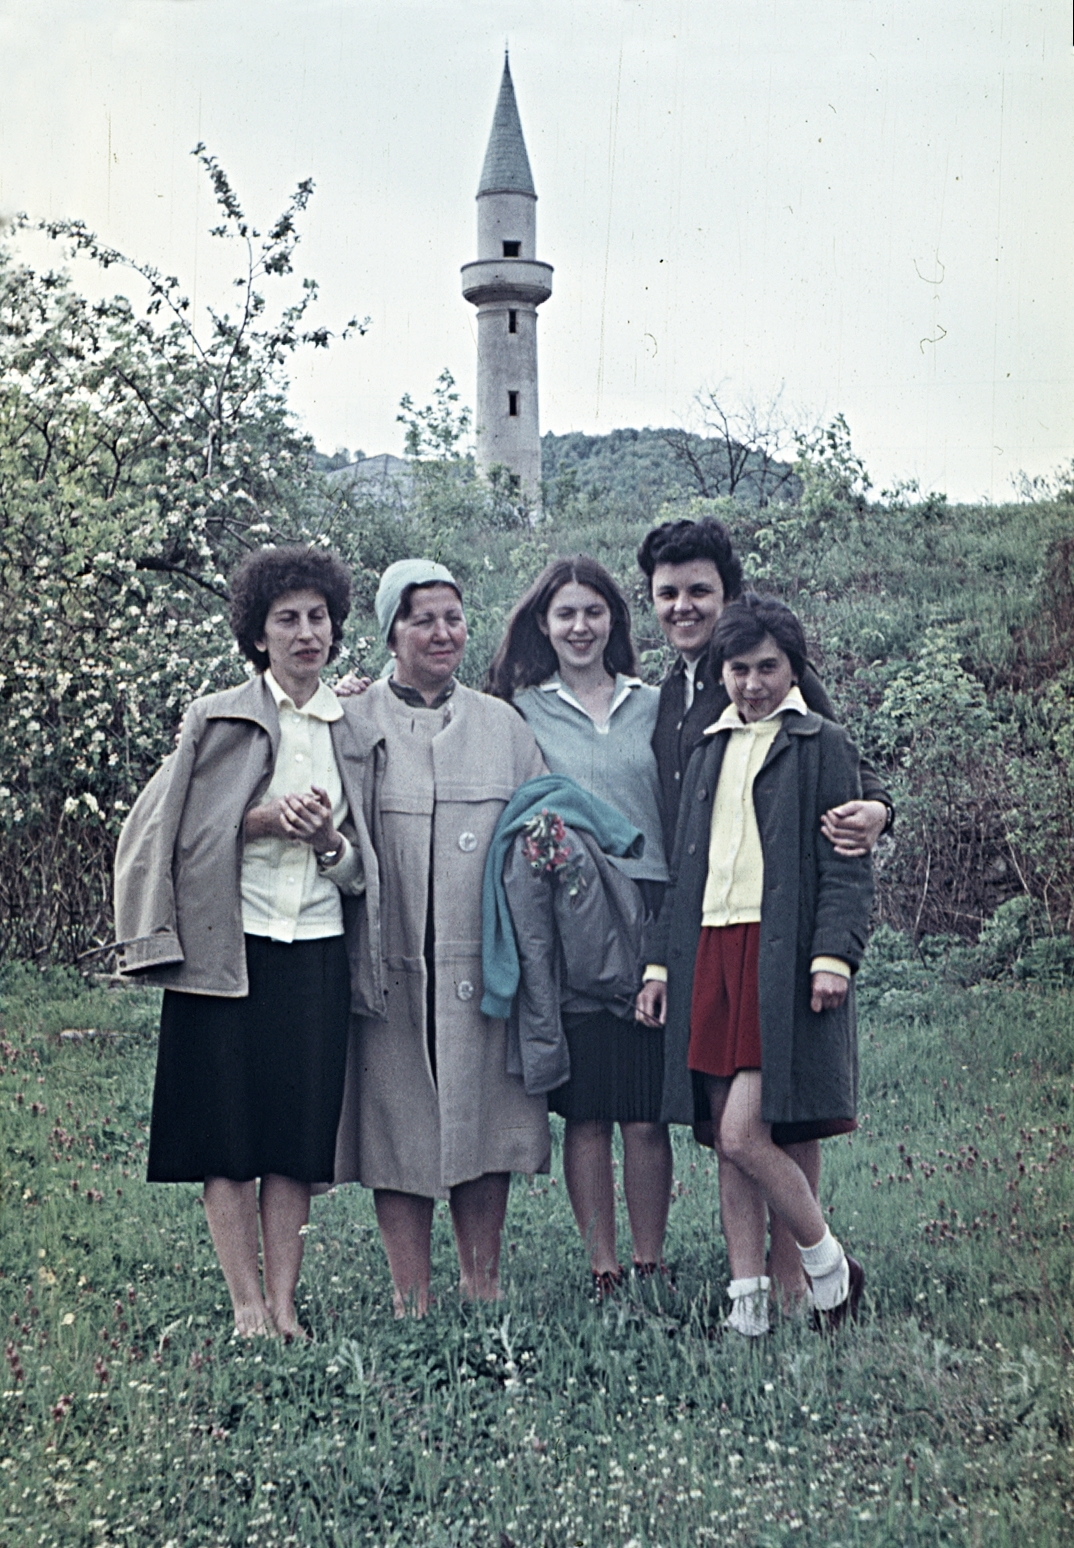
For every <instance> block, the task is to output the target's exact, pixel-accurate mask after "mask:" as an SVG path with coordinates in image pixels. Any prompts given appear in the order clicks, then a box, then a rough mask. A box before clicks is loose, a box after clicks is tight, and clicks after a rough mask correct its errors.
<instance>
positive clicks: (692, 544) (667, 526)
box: [638, 516, 742, 602]
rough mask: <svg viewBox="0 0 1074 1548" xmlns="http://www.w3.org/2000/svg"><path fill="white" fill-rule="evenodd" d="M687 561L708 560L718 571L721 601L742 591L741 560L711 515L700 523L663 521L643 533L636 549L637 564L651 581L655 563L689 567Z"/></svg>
mask: <svg viewBox="0 0 1074 1548" xmlns="http://www.w3.org/2000/svg"><path fill="white" fill-rule="evenodd" d="M691 559H711V560H712V562H713V564H714V565H715V566H716V568H717V569H718V570H719V572H720V580H721V581H722V582H723V595H724V601H726V602H731V601H733V600H734V598H735V597H737V596H740V595H741V592H742V561H741V560H740V559H739V557H738V555H737V554H736V553H735V550H734V547H733V545H732V543H731V537H730V534H729V533H728V531H727V528H726V527H725V526H724V524H723V522H722V521H717V520H716V518H715V516H703V517H702V518H701V520H700V521H665V522H664V523H663V525H662V526H660V527H654V528H653V530H652V531H651V532H649V533H647V534H646V536H645V541H644V542H643V543H642V545H641V547H640V548H639V549H638V563H639V565H640V566H641V568H642V570H643V572H644V574H645V575H646V576H647V578H648V579H649V580H650V581H651V580H652V578H653V571H654V570H655V569H656V567H657V565H658V564H689V562H690V560H691Z"/></svg>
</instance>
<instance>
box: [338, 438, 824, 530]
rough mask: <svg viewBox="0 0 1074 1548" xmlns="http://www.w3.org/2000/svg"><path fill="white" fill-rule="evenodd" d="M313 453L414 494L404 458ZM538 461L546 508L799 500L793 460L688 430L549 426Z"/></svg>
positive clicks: (347, 471) (389, 491) (633, 509)
mask: <svg viewBox="0 0 1074 1548" xmlns="http://www.w3.org/2000/svg"><path fill="white" fill-rule="evenodd" d="M312 460H313V465H314V467H315V468H316V470H317V471H318V472H321V473H326V474H328V475H329V477H330V478H332V479H333V481H336V480H346V481H354V480H357V481H358V482H359V483H360V484H361V485H362V486H363V489H364V491H365V492H366V493H367V494H369V495H371V496H374V497H378V496H379V497H380V498H382V499H385V500H388V501H389V502H391V501H392V499H393V497H395V498H398V494H399V492H400V486H405V488H403V490H402V492H403V493H404V494H405V495H406V496H409V495H410V493H411V490H410V482H411V478H410V469H409V466H408V464H407V463H406V462H405V461H404V460H403V459H402V458H399V457H393V456H390V455H387V454H381V455H380V456H376V457H365V456H364V455H363V454H362V453H361V452H358V453H356V454H351V453H349V452H346V451H338V452H334V453H333V454H332V455H331V456H328V455H327V454H326V453H324V452H314V454H313V459H312ZM541 462H542V468H541V472H542V484H543V487H544V504H545V507H546V509H547V510H549V511H555V510H562V509H563V507H564V506H566V505H567V504H569V503H570V502H572V501H577V500H578V499H581V500H582V501H583V502H585V503H597V502H599V503H602V504H607V505H610V506H614V508H615V509H616V510H617V511H619V512H620V513H621V514H622V515H624V516H628V517H638V518H639V519H641V520H645V521H648V520H649V519H650V518H655V516H656V513H657V512H658V511H659V510H660V508H661V506H662V505H664V504H665V502H667V501H678V500H689V499H692V498H694V497H697V496H701V497H702V498H704V499H715V498H717V497H718V496H721V495H730V496H732V497H733V498H734V500H735V501H736V503H737V504H740V505H743V506H753V507H757V506H760V505H767V504H768V503H769V502H770V501H771V500H773V499H778V500H785V501H789V502H790V503H792V504H793V503H796V502H797V500H798V499H799V497H800V495H801V491H802V485H801V480H800V479H799V477H798V475H797V474H796V473H795V471H794V465H793V463H791V462H787V461H784V460H781V459H780V458H777V457H775V456H773V455H772V453H771V452H770V451H768V450H766V449H765V448H763V447H757V446H744V445H742V444H741V443H739V442H737V441H735V440H733V439H731V438H729V437H723V436H702V435H695V434H692V433H691V432H690V431H687V430H676V429H665V430H652V429H645V430H611V431H609V432H608V434H607V435H583V434H582V433H581V432H580V431H571V432H570V433H569V434H568V435H553V434H552V433H551V432H549V433H548V434H547V435H544V436H542V437H541Z"/></svg>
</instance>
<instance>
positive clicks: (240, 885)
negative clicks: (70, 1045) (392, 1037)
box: [116, 545, 383, 1338]
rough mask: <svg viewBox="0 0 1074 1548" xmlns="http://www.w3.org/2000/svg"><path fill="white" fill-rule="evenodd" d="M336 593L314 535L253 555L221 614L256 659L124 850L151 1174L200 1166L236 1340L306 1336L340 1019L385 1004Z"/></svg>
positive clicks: (209, 714)
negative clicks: (332, 671)
mask: <svg viewBox="0 0 1074 1548" xmlns="http://www.w3.org/2000/svg"><path fill="white" fill-rule="evenodd" d="M349 606H350V578H349V575H348V572H347V570H346V568H345V567H344V565H343V564H342V563H341V561H340V560H339V559H338V558H337V557H336V556H335V555H334V554H332V553H330V552H327V551H326V550H324V549H319V548H306V547H302V546H298V545H287V546H283V547H279V548H267V549H261V550H259V551H258V552H256V553H253V554H250V555H248V556H247V558H246V559H245V560H244V561H243V562H242V564H240V565H239V567H238V569H237V570H236V571H235V573H234V575H233V576H232V578H231V620H232V627H233V630H234V633H235V638H236V640H237V641H238V643H239V646H240V648H241V649H242V651H243V653H244V655H245V656H246V657H247V658H248V659H249V660H250V661H251V662H252V664H253V666H254V669H255V670H254V674H253V676H252V677H251V678H250V680H249V681H248V682H247V683H245V684H243V686H242V687H239V688H232V689H228V690H226V691H225V692H223V693H216V694H210V695H209V696H208V697H207V698H203V699H197V700H195V702H194V703H193V704H192V705H191V706H190V708H189V710H188V711H187V714H186V716H185V718H184V721H183V728H182V732H181V735H180V740H179V745H178V747H177V749H176V751H175V752H174V753H173V754H172V755H171V757H169V758H168V759H166V760H165V763H164V765H163V767H162V768H161V769H160V770H159V771H158V773H157V774H155V775H154V777H153V778H152V779H151V780H150V782H149V784H148V785H147V786H146V788H145V789H144V790H143V791H142V793H141V795H140V796H139V797H138V800H137V801H136V802H135V804H134V806H133V807H132V809H131V813H130V816H129V817H128V819H127V821H126V823H125V824H124V827H123V831H122V833H121V835H120V840H119V846H118V849H117V853H116V925H117V935H118V938H119V950H120V959H119V966H120V971H121V972H122V973H123V974H124V975H126V976H128V977H131V978H137V980H138V981H139V982H141V983H150V984H158V985H161V986H162V987H163V988H164V1001H163V1006H162V1010H161V1030H160V1044H159V1049H158V1056H157V1074H156V1083H155V1089H154V1095H153V1116H152V1123H151V1126H150V1136H149V1165H148V1177H149V1180H150V1181H151V1182H195V1181H204V1184H205V1196H204V1202H205V1212H206V1216H207V1218H208V1222H209V1229H210V1231H211V1233H212V1238H213V1243H214V1245H215V1247H216V1251H217V1255H218V1257H219V1259H220V1264H221V1267H222V1269H223V1272H224V1277H225V1279H226V1281H227V1285H228V1290H229V1291H230V1294H231V1301H232V1308H233V1311H234V1320H235V1331H236V1333H237V1334H240V1335H242V1336H249V1335H252V1334H259V1333H278V1334H280V1335H282V1336H283V1337H285V1338H293V1337H295V1336H297V1335H300V1333H301V1329H300V1327H299V1323H298V1318H297V1315H296V1311H295V1304H294V1293H295V1287H296V1285H297V1282H298V1273H299V1268H300V1265H301V1261H302V1227H303V1226H304V1225H305V1223H306V1221H307V1219H308V1216H309V1200H310V1189H311V1185H312V1184H314V1183H318V1182H329V1181H331V1179H332V1175H333V1164H334V1153H335V1140H336V1127H337V1123H338V1119H339V1113H340V1106H341V1103H342V1097H343V1078H344V1067H345V1060H346V1049H347V1023H348V1018H349V1014H350V1010H351V1008H352V1005H353V1006H354V1008H356V1009H361V1008H367V1009H370V1010H375V1009H378V1008H380V1007H381V1006H382V1005H383V995H382V992H381V987H380V979H379V968H380V963H379V952H377V950H376V940H377V915H378V883H377V867H376V860H375V857H374V854H373V850H372V844H371V840H370V836H369V830H368V826H367V821H366V812H365V808H366V807H367V806H368V805H369V801H370V798H371V788H372V772H373V757H372V750H373V740H372V738H370V737H368V736H367V735H366V734H365V733H364V731H363V729H362V726H361V723H360V720H359V718H358V717H357V716H356V715H355V714H354V711H353V709H352V708H351V707H350V706H345V705H342V704H340V702H339V700H338V699H337V698H336V697H335V695H334V694H333V693H331V692H330V691H329V690H328V688H326V687H325V686H324V685H323V684H322V683H321V681H320V675H321V671H322V669H323V668H324V666H325V665H326V664H327V663H328V662H329V661H331V660H333V659H334V658H335V656H336V655H337V654H338V651H339V646H340V640H341V637H342V631H343V621H344V619H345V618H346V616H347V612H348V609H349ZM258 1179H260V1192H259V1193H258V1188H257V1180H258ZM259 1225H260V1235H261V1246H262V1265H261V1273H259V1264H258V1234H259ZM262 1275H263V1278H262Z"/></svg>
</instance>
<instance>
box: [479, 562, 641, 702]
mask: <svg viewBox="0 0 1074 1548" xmlns="http://www.w3.org/2000/svg"><path fill="white" fill-rule="evenodd" d="M571 581H576V582H577V583H578V585H579V586H588V587H589V588H590V590H592V591H595V592H597V593H598V595H600V596H602V597H603V598H604V600H605V602H607V604H608V608H609V610H610V612H611V615H612V632H611V634H610V635H609V637H608V644H607V648H606V649H605V651H604V667H605V670H606V671H608V672H610V673H611V674H612V676H613V677H614V676H615V674H616V673H617V672H623V673H628V674H630V675H633V674H634V673H636V672H637V670H638V661H637V657H636V656H635V654H634V645H633V642H632V640H631V638H630V609H629V607H628V606H627V601H626V598H625V597H624V596H623V593H622V592H621V591H620V590H619V587H618V586H617V585H616V584H615V581H614V580H613V579H612V577H611V575H609V573H608V571H607V570H606V569H605V568H604V566H603V565H602V564H598V563H597V561H596V559H590V558H589V556H588V555H587V554H576V555H575V556H574V558H573V559H553V560H552V563H551V564H549V565H546V567H545V568H544V569H543V570H542V571H541V573H540V575H538V577H537V579H536V580H535V581H534V583H533V585H532V586H531V587H530V589H529V590H528V591H527V592H526V594H525V595H524V596H523V597H521V598H520V600H519V601H518V602H516V603H515V606H514V608H513V609H512V611H511V616H510V618H508V620H507V628H506V630H505V631H504V636H503V640H502V642H501V644H500V648H499V650H498V651H497V652H496V654H495V656H493V658H492V665H491V666H490V667H489V671H488V677H487V678H486V679H485V692H486V693H491V694H494V695H495V696H496V698H498V699H506V700H507V701H508V702H509V703H510V701H511V699H513V698H514V696H515V694H516V693H517V692H518V691H519V689H520V688H531V687H533V686H534V685H535V684H536V683H543V682H544V681H545V680H546V679H547V678H549V677H551V676H552V674H553V672H555V671H556V669H557V667H558V665H559V663H558V661H557V659H556V653H555V651H554V650H553V649H552V645H551V642H550V641H549V638H548V636H547V635H546V634H544V633H543V632H542V630H541V626H540V623H539V622H538V620H539V619H546V618H547V617H548V609H549V607H550V606H551V605H552V598H553V597H554V596H555V594H556V592H557V591H558V590H559V589H560V587H561V586H569V585H570V583H571Z"/></svg>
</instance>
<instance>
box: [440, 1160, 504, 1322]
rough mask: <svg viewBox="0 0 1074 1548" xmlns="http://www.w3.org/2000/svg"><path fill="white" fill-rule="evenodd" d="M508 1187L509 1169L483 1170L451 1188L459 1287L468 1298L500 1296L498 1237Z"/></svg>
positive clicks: (470, 1299) (478, 1298)
mask: <svg viewBox="0 0 1074 1548" xmlns="http://www.w3.org/2000/svg"><path fill="white" fill-rule="evenodd" d="M510 1189H511V1174H510V1172H486V1173H485V1174H484V1176H483V1177H475V1178H474V1179H473V1181H472V1182H465V1183H457V1184H456V1185H455V1187H454V1188H452V1190H451V1222H452V1224H453V1225H454V1227H455V1246H456V1248H457V1249H458V1253H459V1290H460V1293H461V1294H462V1296H463V1298H464V1299H465V1300H467V1301H498V1300H499V1299H500V1240H501V1237H502V1235H503V1223H504V1220H505V1219H506V1216H507V1195H508V1193H509V1192H510Z"/></svg>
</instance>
